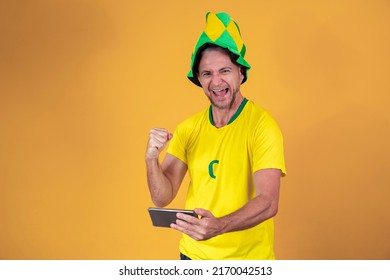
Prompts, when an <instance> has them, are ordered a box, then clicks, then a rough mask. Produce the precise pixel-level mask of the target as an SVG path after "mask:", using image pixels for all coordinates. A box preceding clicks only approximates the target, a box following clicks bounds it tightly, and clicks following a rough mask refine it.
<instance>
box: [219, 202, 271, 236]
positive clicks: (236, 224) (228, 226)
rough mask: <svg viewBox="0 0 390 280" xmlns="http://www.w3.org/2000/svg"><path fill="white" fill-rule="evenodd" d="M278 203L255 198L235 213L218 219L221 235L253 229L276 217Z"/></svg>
mask: <svg viewBox="0 0 390 280" xmlns="http://www.w3.org/2000/svg"><path fill="white" fill-rule="evenodd" d="M277 211H278V202H277V201H274V200H272V199H269V198H267V197H264V196H261V195H259V196H256V197H255V198H253V199H252V200H250V201H249V202H248V203H247V204H245V205H244V206H243V207H242V208H240V209H238V210H237V211H235V212H233V213H231V214H228V215H226V216H224V217H221V218H220V221H221V223H222V225H223V228H222V232H221V234H222V233H227V232H232V231H239V230H245V229H248V228H251V227H254V226H256V225H258V224H260V223H262V222H264V221H265V220H268V219H269V218H272V217H273V216H275V215H276V213H277Z"/></svg>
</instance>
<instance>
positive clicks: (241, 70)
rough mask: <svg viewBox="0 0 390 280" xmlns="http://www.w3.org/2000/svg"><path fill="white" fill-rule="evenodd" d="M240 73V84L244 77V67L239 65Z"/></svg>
mask: <svg viewBox="0 0 390 280" xmlns="http://www.w3.org/2000/svg"><path fill="white" fill-rule="evenodd" d="M240 75H241V84H242V81H243V80H244V79H245V68H244V67H242V66H240Z"/></svg>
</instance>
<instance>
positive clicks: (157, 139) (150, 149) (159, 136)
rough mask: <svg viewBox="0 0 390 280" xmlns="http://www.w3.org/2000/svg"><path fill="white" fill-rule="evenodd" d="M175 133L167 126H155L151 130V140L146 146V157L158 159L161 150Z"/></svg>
mask: <svg viewBox="0 0 390 280" xmlns="http://www.w3.org/2000/svg"><path fill="white" fill-rule="evenodd" d="M172 137H173V134H172V133H170V132H169V131H168V130H166V129H165V128H153V129H151V130H150V132H149V141H148V146H147V148H146V159H158V156H159V155H160V153H161V151H162V150H164V148H165V146H166V145H167V144H168V142H169V140H171V139H172Z"/></svg>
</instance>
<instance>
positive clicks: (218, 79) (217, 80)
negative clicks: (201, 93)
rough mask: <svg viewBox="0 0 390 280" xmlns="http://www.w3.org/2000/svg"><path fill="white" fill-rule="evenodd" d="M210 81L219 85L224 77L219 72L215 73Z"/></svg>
mask: <svg viewBox="0 0 390 280" xmlns="http://www.w3.org/2000/svg"><path fill="white" fill-rule="evenodd" d="M210 82H211V84H212V85H219V84H221V82H222V78H221V76H220V75H219V73H216V74H213V75H212V76H211V81H210Z"/></svg>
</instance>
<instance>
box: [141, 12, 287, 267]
mask: <svg viewBox="0 0 390 280" xmlns="http://www.w3.org/2000/svg"><path fill="white" fill-rule="evenodd" d="M244 55H245V45H244V44H243V42H242V39H241V34H240V31H239V28H238V25H237V24H236V23H235V22H234V21H233V20H232V19H231V18H230V16H229V15H228V14H226V13H218V14H215V13H207V15H206V28H205V30H204V32H203V33H202V35H201V36H200V38H199V40H198V43H197V44H196V46H195V49H194V53H193V55H192V62H191V70H190V72H189V74H188V78H189V79H190V80H191V81H192V82H193V83H194V84H196V85H198V86H200V87H202V89H203V91H204V93H205V95H206V96H207V97H208V99H209V100H210V103H211V105H210V107H209V108H207V109H205V110H203V111H201V112H200V113H198V114H196V115H194V116H192V117H190V118H189V119H187V120H185V121H184V122H182V123H181V124H179V126H178V127H177V129H176V131H175V134H174V135H172V134H171V133H170V132H169V131H167V130H166V129H162V128H156V129H152V130H151V131H150V135H149V141H148V145H147V151H146V167H147V180H148V185H149V190H150V193H151V198H152V200H153V202H154V204H155V205H156V206H158V207H165V206H167V205H168V204H169V203H170V202H171V201H172V200H173V199H174V198H175V196H176V194H177V192H178V190H179V187H180V185H181V183H182V180H183V178H184V176H185V174H186V172H187V171H188V172H189V175H190V180H191V182H190V186H189V189H188V193H187V198H186V205H185V206H186V207H185V208H187V209H195V212H196V214H197V215H198V216H199V217H200V218H199V219H197V218H195V217H192V216H189V215H185V214H178V215H177V218H178V219H177V221H176V224H172V225H171V228H173V229H176V230H178V231H180V232H182V233H183V236H182V239H181V241H180V254H181V258H182V259H274V258H275V256H274V250H273V243H274V231H273V219H272V217H273V216H274V215H275V214H276V213H277V209H278V200H279V188H280V178H281V176H283V175H284V174H285V164H284V152H283V137H282V134H281V132H280V129H279V127H278V125H277V124H276V122H275V121H274V119H273V118H272V117H271V116H270V115H269V114H268V113H267V112H266V111H264V110H263V109H262V108H260V107H258V106H257V105H255V104H254V103H253V102H251V101H249V100H248V99H246V98H245V97H244V96H243V95H242V93H241V84H242V83H244V82H245V81H246V79H247V71H248V70H249V68H250V66H249V64H248V63H247V62H246V61H245V59H244ZM168 142H170V143H169V148H168V150H167V154H166V156H165V158H164V160H163V162H162V164H160V163H159V154H160V153H161V151H162V150H163V149H164V148H165V146H166V145H167V144H168Z"/></svg>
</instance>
